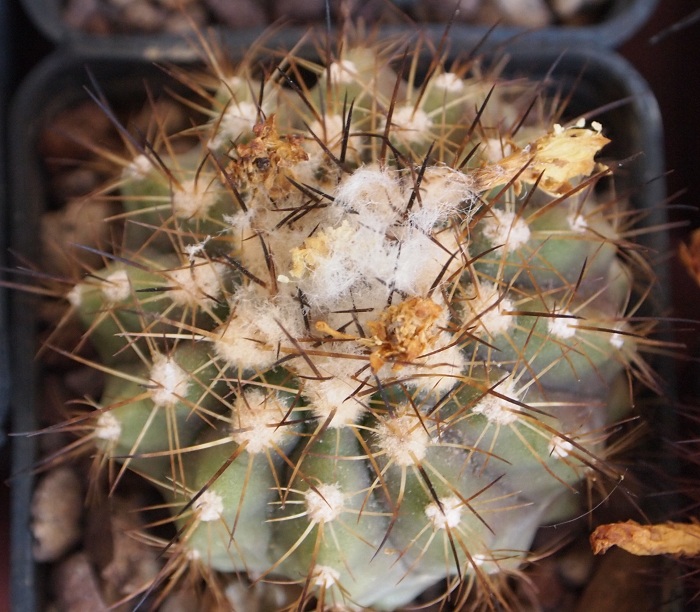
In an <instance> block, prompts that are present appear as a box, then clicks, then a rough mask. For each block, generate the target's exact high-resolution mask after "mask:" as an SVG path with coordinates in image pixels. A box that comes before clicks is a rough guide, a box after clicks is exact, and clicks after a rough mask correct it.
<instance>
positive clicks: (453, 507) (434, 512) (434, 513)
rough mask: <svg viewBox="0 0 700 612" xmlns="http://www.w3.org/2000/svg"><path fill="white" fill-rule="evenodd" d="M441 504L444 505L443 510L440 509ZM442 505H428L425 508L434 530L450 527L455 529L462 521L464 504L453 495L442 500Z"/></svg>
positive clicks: (435, 503) (434, 503)
mask: <svg viewBox="0 0 700 612" xmlns="http://www.w3.org/2000/svg"><path fill="white" fill-rule="evenodd" d="M440 504H442V508H440ZM440 504H438V503H437V502H431V503H430V504H428V505H427V506H426V508H425V515H426V516H427V517H428V518H429V519H430V522H431V523H432V524H433V529H434V530H438V529H447V528H448V527H449V528H450V529H454V528H455V527H457V526H458V525H459V522H460V521H461V520H462V513H463V512H464V503H463V502H462V500H461V499H459V497H456V496H454V495H453V496H450V497H447V498H445V499H441V500H440Z"/></svg>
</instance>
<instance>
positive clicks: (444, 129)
mask: <svg viewBox="0 0 700 612" xmlns="http://www.w3.org/2000/svg"><path fill="white" fill-rule="evenodd" d="M340 48H341V49H342V51H341V52H340V53H339V54H338V55H337V56H333V57H332V58H330V59H329V60H328V61H327V62H324V63H321V64H316V63H312V62H309V61H308V60H305V59H302V58H295V57H293V56H286V57H285V59H284V62H283V63H282V70H283V71H284V72H286V74H287V75H288V77H289V79H287V78H286V77H284V76H283V75H281V74H280V72H273V73H271V75H270V76H268V77H260V76H259V75H254V76H253V75H252V72H251V69H250V66H251V65H252V62H251V61H250V60H246V61H245V62H244V63H243V64H242V65H241V67H240V68H239V69H232V71H231V72H230V73H226V74H222V73H220V72H219V73H218V75H217V78H216V79H214V80H213V84H212V85H211V87H210V88H209V89H208V90H207V89H206V88H205V87H204V86H197V87H196V88H195V89H196V91H197V92H198V93H201V92H202V91H205V92H207V93H206V96H205V99H207V100H208V104H209V106H208V107H202V108H200V109H199V110H203V112H204V114H205V116H206V117H207V120H206V122H205V123H204V124H203V125H201V126H198V127H196V128H195V129H193V130H190V131H189V132H188V137H190V138H191V137H192V135H193V134H194V135H195V138H194V140H195V141H196V142H195V143H194V144H192V145H191V146H190V147H189V148H187V149H185V150H184V151H183V147H182V146H179V147H178V148H175V147H170V146H167V145H168V143H170V142H172V139H174V138H175V136H170V135H163V137H162V138H161V139H160V140H161V141H162V143H164V144H163V148H162V150H156V149H153V150H151V149H148V150H144V151H142V152H135V153H134V157H133V159H131V160H125V162H124V164H123V165H122V170H121V174H120V176H119V178H118V180H117V181H116V183H117V184H118V185H119V188H118V196H119V197H120V198H121V200H122V202H123V206H124V210H125V215H124V217H125V219H126V222H125V236H126V238H125V240H124V243H123V246H122V247H121V248H120V249H115V254H114V260H113V261H112V262H110V263H109V264H108V265H107V266H106V268H105V269H104V270H102V271H97V272H95V273H94V274H92V275H91V276H90V277H88V278H86V279H85V280H84V281H82V282H81V283H79V284H77V285H76V286H75V287H74V288H73V290H72V291H71V292H70V293H69V294H68V296H67V297H68V299H69V300H70V302H71V304H72V305H73V307H74V308H75V310H76V311H77V312H78V314H79V316H80V318H81V320H82V321H83V324H84V326H85V329H86V335H87V336H88V337H89V338H90V340H91V341H92V342H93V344H94V345H95V347H96V349H97V351H98V354H99V355H100V358H101V359H102V362H103V364H107V366H108V370H107V371H108V372H109V376H108V378H107V383H106V386H105V389H104V396H103V398H102V401H101V402H100V403H99V411H98V412H96V413H95V417H94V419H93V421H94V431H93V434H92V435H93V438H94V439H95V440H96V442H97V447H98V450H99V452H100V453H101V454H103V455H104V456H105V457H107V458H108V459H110V460H112V461H117V462H119V463H121V464H123V466H124V468H128V469H132V470H134V471H136V472H138V473H140V474H142V475H144V476H145V477H146V478H147V479H148V480H149V481H150V482H151V483H152V484H154V485H155V486H156V487H157V488H158V489H159V490H160V491H161V493H162V495H163V497H164V500H165V505H166V506H167V507H169V508H171V509H172V520H173V522H174V524H175V526H176V528H177V531H178V541H177V542H176V543H174V544H173V545H172V546H171V547H169V551H170V552H171V553H172V554H173V555H179V556H180V557H181V560H182V561H183V562H184V563H185V564H190V565H192V566H193V567H200V568H203V570H202V573H203V574H204V575H206V574H207V572H209V573H211V570H216V571H220V572H241V573H245V574H247V575H248V576H249V578H250V579H251V580H252V581H256V582H258V583H260V584H264V583H265V582H282V583H293V584H297V585H299V587H300V589H301V595H300V596H299V600H298V601H297V602H296V603H295V604H294V605H297V606H299V609H301V608H303V607H304V606H307V605H308V606H310V605H316V606H317V608H318V609H331V608H334V609H360V608H373V609H377V610H392V609H396V608H398V607H401V606H404V605H407V604H409V603H410V602H411V601H412V600H413V599H414V598H415V597H416V596H417V595H418V594H419V593H420V592H421V591H423V590H424V589H425V588H426V587H428V586H430V585H431V584H433V583H435V582H439V581H440V580H445V579H446V580H447V583H448V585H449V588H448V590H457V591H460V590H462V589H464V588H466V586H465V585H477V587H478V588H479V589H481V591H482V593H481V597H482V600H483V601H486V602H488V601H499V597H500V595H499V594H498V592H494V591H490V589H491V586H490V585H495V584H496V583H497V580H496V578H497V577H498V576H500V575H502V574H507V573H510V572H514V571H516V570H517V569H518V568H519V567H520V566H521V565H522V563H523V562H524V561H525V560H526V559H527V558H528V550H529V548H530V546H531V543H532V540H533V537H534V533H535V531H536V529H537V528H538V526H539V525H540V524H542V523H543V522H545V521H546V520H549V519H550V518H551V517H554V516H559V515H561V512H562V511H563V510H562V508H564V507H568V506H567V505H566V504H568V503H569V501H570V497H569V496H568V495H567V494H568V493H571V492H572V491H575V487H576V485H577V484H578V483H579V482H580V481H581V480H582V479H583V478H585V477H586V475H587V474H589V473H590V471H591V470H594V469H595V466H596V465H598V464H599V463H600V462H601V460H602V459H601V458H602V457H604V453H605V434H604V432H605V430H606V428H607V427H609V426H610V425H611V424H612V423H613V422H614V421H615V420H617V419H620V418H623V417H624V416H625V413H626V411H627V410H628V409H629V404H630V402H629V398H626V399H622V400H621V399H620V393H619V388H620V385H619V384H618V381H619V380H620V378H621V377H624V376H626V375H627V373H628V372H630V371H633V370H634V368H635V367H639V364H641V363H643V362H642V359H641V357H640V355H639V350H640V347H643V344H644V337H643V336H642V333H641V331H638V330H637V329H636V327H635V325H634V322H633V321H632V320H630V318H629V317H628V313H627V309H628V305H629V303H630V302H631V296H632V293H633V288H632V287H633V279H634V278H635V270H633V269H631V267H630V264H629V262H630V258H624V257H623V256H622V255H621V252H620V251H621V249H620V246H619V245H620V243H621V240H622V238H621V234H620V231H621V230H620V228H619V227H618V223H617V221H616V220H617V219H618V212H619V211H618V210H617V208H616V206H617V205H618V204H617V201H616V200H615V199H610V201H608V200H607V199H606V197H605V196H604V195H602V193H601V192H599V191H596V190H595V189H594V188H593V187H594V185H595V181H596V178H597V177H598V176H602V175H604V174H606V173H607V172H608V171H607V169H606V168H605V167H603V166H600V165H598V164H597V163H596V162H595V161H594V156H595V154H596V153H597V152H598V151H599V150H600V149H601V148H602V147H603V146H604V145H605V144H606V142H607V139H606V138H605V137H604V136H603V135H602V133H601V129H602V127H601V126H599V125H597V124H595V123H593V124H591V125H590V126H586V125H585V124H584V123H582V122H578V123H576V124H572V125H568V126H565V127H561V126H559V125H556V124H554V123H548V122H547V121H543V120H541V119H535V118H534V117H535V116H537V115H538V114H542V113H532V118H530V115H524V114H523V111H524V110H525V109H526V108H527V107H528V105H529V104H530V102H531V100H532V93H531V92H532V91H533V89H532V88H531V87H530V86H528V85H526V84H524V83H523V82H522V81H518V82H514V83H511V84H509V83H507V82H502V83H501V82H499V81H498V79H497V77H495V76H491V75H488V74H486V75H485V74H482V73H481V71H480V70H479V67H478V65H477V64H473V65H467V66H464V67H457V66H453V67H452V68H451V70H452V71H451V72H447V71H445V69H443V67H442V66H441V64H440V62H439V61H437V60H436V61H434V62H433V63H432V64H431V69H430V70H429V72H428V77H427V81H425V82H424V84H422V82H421V81H419V80H418V79H417V77H415V74H416V73H417V67H418V63H417V62H418V60H417V59H416V60H410V59H409V61H408V62H407V63H406V64H405V65H404V68H407V66H408V68H407V69H406V70H404V72H407V73H408V75H409V76H408V78H407V79H404V78H403V77H399V76H397V75H398V74H399V73H401V72H402V71H401V70H400V68H398V67H397V63H396V62H395V61H393V60H394V59H395V58H394V51H393V50H394V49H395V48H396V47H395V46H394V43H392V42H384V43H381V42H380V43H372V44H364V45H363V44H351V43H350V42H349V41H345V44H344V45H342V46H340ZM302 69H303V70H304V71H305V72H307V73H308V72H311V73H313V74H314V75H315V78H314V79H312V80H311V84H308V85H307V84H305V83H303V82H301V81H298V80H297V82H296V85H294V86H293V87H290V86H289V81H294V80H295V79H297V75H298V74H299V73H300V72H301V71H302ZM209 82H210V83H212V79H210V80H209ZM260 92H262V97H260ZM487 100H488V101H487ZM486 101H487V102H486ZM260 105H261V106H260ZM542 106H543V107H545V106H546V103H545V102H542ZM523 118H524V119H523ZM509 125H520V128H519V130H518V131H517V132H514V133H511V132H509V130H508V128H507V127H505V126H509ZM470 151H471V154H470ZM463 162H464V163H463ZM144 244H145V245H146V246H145V247H144V246H143V245H144ZM107 366H104V367H107ZM613 396H614V401H613V399H612V398H613ZM124 468H122V469H124ZM562 500H563V501H562ZM460 585H461V586H460ZM494 588H495V587H494ZM447 596H448V594H447V593H446V595H445V597H447Z"/></svg>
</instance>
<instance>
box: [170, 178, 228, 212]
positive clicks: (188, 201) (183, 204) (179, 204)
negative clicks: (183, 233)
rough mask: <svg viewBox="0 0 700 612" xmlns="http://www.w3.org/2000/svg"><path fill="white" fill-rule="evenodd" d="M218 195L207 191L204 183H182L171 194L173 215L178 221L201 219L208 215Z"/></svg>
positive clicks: (190, 181)
mask: <svg viewBox="0 0 700 612" xmlns="http://www.w3.org/2000/svg"><path fill="white" fill-rule="evenodd" d="M217 200H218V195H217V193H216V192H215V191H213V190H212V189H209V185H207V183H206V181H203V180H198V181H196V180H194V179H191V180H188V181H183V182H182V183H181V185H180V188H179V189H176V190H175V191H174V192H173V214H174V215H175V216H176V217H178V218H179V219H201V218H203V217H206V216H207V215H208V214H209V210H210V209H211V208H212V207H213V206H214V205H215V204H216V202H217Z"/></svg>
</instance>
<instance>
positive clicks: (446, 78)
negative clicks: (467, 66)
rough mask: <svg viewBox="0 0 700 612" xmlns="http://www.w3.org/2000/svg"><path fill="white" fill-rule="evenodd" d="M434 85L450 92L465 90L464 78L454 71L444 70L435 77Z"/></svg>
mask: <svg viewBox="0 0 700 612" xmlns="http://www.w3.org/2000/svg"><path fill="white" fill-rule="evenodd" d="M433 85H434V86H435V87H439V88H440V89H444V90H445V91H449V92H450V93H459V92H460V91H463V90H464V87H465V85H464V79H462V78H461V77H460V76H459V75H458V74H455V73H454V72H443V73H442V74H439V75H437V76H436V77H435V78H434V79H433Z"/></svg>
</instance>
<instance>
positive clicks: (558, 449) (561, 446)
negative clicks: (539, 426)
mask: <svg viewBox="0 0 700 612" xmlns="http://www.w3.org/2000/svg"><path fill="white" fill-rule="evenodd" d="M572 450H574V445H573V444H572V443H571V442H569V441H568V440H564V438H561V437H559V436H553V437H552V439H551V440H550V441H549V454H550V455H552V456H554V457H558V458H559V459H563V458H564V457H568V456H569V453H570V452H571V451H572Z"/></svg>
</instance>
